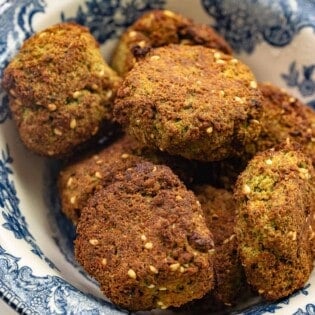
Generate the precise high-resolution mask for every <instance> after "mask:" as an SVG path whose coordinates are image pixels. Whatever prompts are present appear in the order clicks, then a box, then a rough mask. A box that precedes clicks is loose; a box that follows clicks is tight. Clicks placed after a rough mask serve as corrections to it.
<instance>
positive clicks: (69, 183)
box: [67, 176, 73, 187]
mask: <svg viewBox="0 0 315 315" xmlns="http://www.w3.org/2000/svg"><path fill="white" fill-rule="evenodd" d="M72 183H73V177H71V176H70V177H69V178H68V180H67V187H70V186H71V184H72Z"/></svg>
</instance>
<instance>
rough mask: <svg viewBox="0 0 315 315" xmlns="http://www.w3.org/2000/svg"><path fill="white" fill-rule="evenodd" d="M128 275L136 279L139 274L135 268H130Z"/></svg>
mask: <svg viewBox="0 0 315 315" xmlns="http://www.w3.org/2000/svg"><path fill="white" fill-rule="evenodd" d="M127 275H128V276H129V278H131V279H136V278H137V274H136V273H135V271H134V270H133V269H129V270H128V272H127Z"/></svg>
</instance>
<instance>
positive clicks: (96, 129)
mask: <svg viewBox="0 0 315 315" xmlns="http://www.w3.org/2000/svg"><path fill="white" fill-rule="evenodd" d="M97 132H98V127H97V126H96V127H95V128H94V129H93V130H92V136H94V135H96V134H97Z"/></svg>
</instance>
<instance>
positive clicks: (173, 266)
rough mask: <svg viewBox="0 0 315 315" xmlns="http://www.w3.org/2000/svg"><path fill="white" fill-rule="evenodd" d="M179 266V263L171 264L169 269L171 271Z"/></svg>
mask: <svg viewBox="0 0 315 315" xmlns="http://www.w3.org/2000/svg"><path fill="white" fill-rule="evenodd" d="M179 267H180V264H179V263H175V264H171V265H170V269H171V271H176V270H177V269H178V268H179Z"/></svg>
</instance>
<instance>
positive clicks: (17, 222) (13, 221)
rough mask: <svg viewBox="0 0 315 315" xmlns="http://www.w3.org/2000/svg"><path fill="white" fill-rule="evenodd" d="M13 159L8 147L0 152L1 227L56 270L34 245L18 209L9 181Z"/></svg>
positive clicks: (17, 202)
mask: <svg viewBox="0 0 315 315" xmlns="http://www.w3.org/2000/svg"><path fill="white" fill-rule="evenodd" d="M12 162H13V159H12V157H11V156H10V152H9V147H8V146H7V147H6V150H1V158H0V210H1V214H2V217H3V219H4V223H3V224H2V226H3V227H4V228H5V229H7V230H9V231H10V232H12V233H13V235H14V236H15V238H16V239H23V240H25V241H26V242H27V243H28V244H29V245H30V246H31V248H32V249H31V252H33V253H34V254H35V255H37V256H38V257H40V258H41V259H43V260H44V261H46V263H47V264H48V265H49V266H50V267H51V268H56V267H55V265H54V264H53V262H52V261H51V260H50V259H49V258H47V257H46V256H45V255H44V253H43V252H42V250H41V249H40V248H39V246H38V245H37V244H36V242H35V239H34V237H33V235H32V234H31V233H30V232H29V230H28V226H27V223H26V220H25V217H24V216H23V215H22V213H21V211H20V209H19V203H20V200H19V199H18V197H17V195H16V189H15V186H14V183H13V181H11V180H10V179H9V175H12V174H13V172H12V169H11V167H10V164H12Z"/></svg>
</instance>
